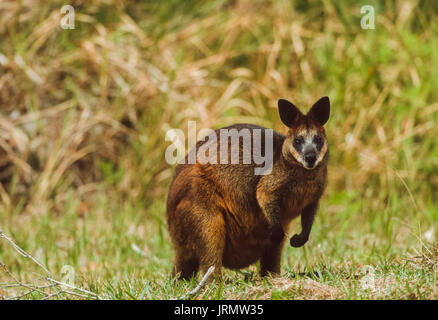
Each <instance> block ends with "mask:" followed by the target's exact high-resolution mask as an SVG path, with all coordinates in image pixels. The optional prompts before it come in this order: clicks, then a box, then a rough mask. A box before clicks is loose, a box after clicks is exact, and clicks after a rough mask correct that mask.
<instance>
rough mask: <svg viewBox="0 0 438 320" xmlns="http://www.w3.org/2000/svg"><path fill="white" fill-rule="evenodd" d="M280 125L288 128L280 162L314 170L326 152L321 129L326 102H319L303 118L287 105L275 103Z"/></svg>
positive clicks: (327, 107) (289, 103)
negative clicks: (297, 164) (283, 160)
mask: <svg viewBox="0 0 438 320" xmlns="http://www.w3.org/2000/svg"><path fill="white" fill-rule="evenodd" d="M278 111H279V113H280V118H281V121H282V122H283V123H284V124H285V125H286V126H287V127H289V131H288V133H287V135H286V139H285V141H284V143H283V149H282V153H283V156H284V158H285V159H286V160H287V161H289V162H291V163H297V162H298V163H299V164H301V165H302V166H303V167H304V168H306V169H308V170H311V169H314V168H316V167H317V166H318V164H319V163H320V162H321V160H322V159H324V156H325V154H326V153H327V150H328V142H327V137H326V135H325V130H324V125H325V123H326V122H327V120H328V119H329V116H330V100H329V98H328V97H323V98H321V99H319V100H318V101H317V102H316V103H315V104H314V105H313V106H312V108H311V109H310V111H309V112H308V113H307V114H306V115H304V114H303V113H301V111H300V110H299V109H298V108H297V107H296V106H294V105H293V104H292V103H291V102H289V101H287V100H284V99H280V100H278Z"/></svg>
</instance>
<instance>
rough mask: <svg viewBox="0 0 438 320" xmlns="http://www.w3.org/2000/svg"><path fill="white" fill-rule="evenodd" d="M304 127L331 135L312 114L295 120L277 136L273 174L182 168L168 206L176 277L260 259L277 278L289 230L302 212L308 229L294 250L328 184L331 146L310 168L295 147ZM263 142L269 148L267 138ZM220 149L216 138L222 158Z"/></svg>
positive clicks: (241, 168)
mask: <svg viewBox="0 0 438 320" xmlns="http://www.w3.org/2000/svg"><path fill="white" fill-rule="evenodd" d="M228 128H236V129H238V130H240V129H242V128H247V129H249V130H250V131H251V134H252V132H253V130H254V129H265V128H262V127H259V126H255V125H250V124H237V125H233V126H230V127H228ZM302 129H313V130H317V131H318V132H320V133H321V134H322V135H323V136H324V137H325V133H324V128H323V127H322V126H317V125H315V124H314V123H313V122H312V121H311V120H309V119H308V118H306V116H301V117H300V118H299V119H297V120H296V123H295V124H294V126H293V127H292V128H291V129H290V130H289V132H288V133H287V135H286V136H284V135H282V134H279V133H277V132H275V131H274V137H273V138H274V148H273V152H274V158H273V161H274V162H273V167H272V172H271V174H268V175H255V174H254V168H255V167H256V166H257V165H256V164H254V163H251V164H242V161H240V164H228V165H227V164H208V163H207V164H200V163H199V162H198V163H196V164H180V165H178V166H177V168H176V173H175V177H174V179H173V181H172V183H171V186H170V190H169V195H168V200H167V223H168V226H169V231H170V235H171V238H172V241H173V244H174V246H175V249H176V260H175V269H174V273H175V275H179V277H180V278H186V279H187V278H190V277H191V276H192V275H193V274H196V272H197V271H198V270H199V269H200V270H201V271H202V272H205V271H206V270H207V269H208V268H209V267H210V266H215V267H216V271H217V274H219V275H220V268H221V267H222V266H224V267H227V268H231V269H240V268H244V267H247V266H249V265H251V264H253V263H255V262H257V261H260V267H261V268H260V269H261V270H260V272H261V274H262V275H267V274H268V273H274V274H278V273H279V272H280V260H281V251H282V248H283V246H284V243H285V237H284V231H283V230H285V231H287V230H288V229H289V225H290V223H291V221H292V220H293V219H294V218H296V217H297V216H299V215H300V214H301V215H302V219H301V220H302V228H303V231H302V233H301V234H299V235H295V236H294V237H292V239H291V245H293V246H296V247H298V246H301V245H303V244H304V243H305V242H306V241H307V239H308V236H309V233H310V228H311V225H312V222H313V217H314V215H315V213H316V210H317V206H318V201H319V199H320V197H321V195H322V194H323V191H324V188H325V185H326V180H327V159H328V149H327V142H326V141H325V151H324V154H323V156H322V159H321V161H320V162H319V163H318V165H317V166H316V168H314V169H312V170H307V169H305V168H304V167H303V166H302V165H301V164H300V163H298V162H297V161H296V159H295V158H294V156H293V155H292V153H291V152H290V149H289V147H290V145H291V143H292V142H291V141H293V138H294V136H295V133H296V132H298V131H299V130H302ZM216 132H217V135H218V136H219V131H218V130H217V131H216ZM261 141H262V148H263V142H264V141H265V140H264V133H263V134H262V137H261ZM240 142H241V140H240ZM203 143H204V142H203V141H200V142H198V143H197V147H198V148H199V146H200V145H202V144H203ZM219 144H220V143H219V139H218V145H217V148H218V153H219ZM239 148H240V149H241V148H242V146H241V143H240V145H239ZM262 150H263V149H262ZM241 154H242V153H240V155H241ZM240 160H241V159H240ZM186 163H187V156H186Z"/></svg>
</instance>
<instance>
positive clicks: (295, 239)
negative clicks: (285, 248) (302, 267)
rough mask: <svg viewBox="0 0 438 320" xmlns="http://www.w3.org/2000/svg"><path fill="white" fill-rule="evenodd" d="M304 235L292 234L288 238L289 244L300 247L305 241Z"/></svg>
mask: <svg viewBox="0 0 438 320" xmlns="http://www.w3.org/2000/svg"><path fill="white" fill-rule="evenodd" d="M307 240H308V239H307V238H306V237H302V236H300V235H299V234H294V235H293V237H292V238H290V245H291V246H292V247H294V248H299V247H302V246H303V245H304V244H305V243H306V242H307Z"/></svg>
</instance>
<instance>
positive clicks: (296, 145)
mask: <svg viewBox="0 0 438 320" xmlns="http://www.w3.org/2000/svg"><path fill="white" fill-rule="evenodd" d="M291 139H292V141H291V142H289V147H288V149H289V152H290V153H291V154H292V156H293V157H294V158H295V160H297V161H298V162H299V163H301V164H302V165H303V167H305V168H306V169H313V168H315V167H316V166H317V165H318V163H319V162H320V161H321V160H322V158H323V157H324V155H325V153H326V151H327V143H326V139H325V136H324V134H323V133H321V132H320V130H319V129H317V128H314V127H313V128H312V127H311V128H309V127H304V128H301V129H297V130H294V131H293V132H292V135H291ZM289 141H290V140H289Z"/></svg>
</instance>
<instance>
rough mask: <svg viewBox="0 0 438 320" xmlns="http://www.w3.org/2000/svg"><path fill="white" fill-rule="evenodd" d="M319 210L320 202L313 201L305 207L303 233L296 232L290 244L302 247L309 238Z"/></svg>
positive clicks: (302, 214) (302, 221)
mask: <svg viewBox="0 0 438 320" xmlns="http://www.w3.org/2000/svg"><path fill="white" fill-rule="evenodd" d="M317 210H318V202H314V203H311V204H309V205H308V206H306V207H305V208H304V209H303V212H302V213H301V228H302V229H301V233H300V234H295V235H294V236H293V237H292V238H291V239H290V245H291V246H292V247H295V248H298V247H301V246H303V245H304V244H305V243H306V242H307V240H309V234H310V231H311V230H312V224H313V219H314V218H315V214H316V211H317Z"/></svg>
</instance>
